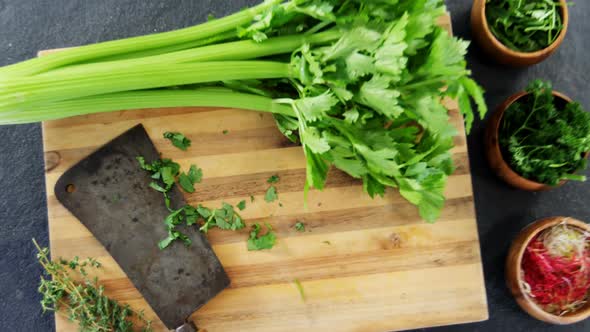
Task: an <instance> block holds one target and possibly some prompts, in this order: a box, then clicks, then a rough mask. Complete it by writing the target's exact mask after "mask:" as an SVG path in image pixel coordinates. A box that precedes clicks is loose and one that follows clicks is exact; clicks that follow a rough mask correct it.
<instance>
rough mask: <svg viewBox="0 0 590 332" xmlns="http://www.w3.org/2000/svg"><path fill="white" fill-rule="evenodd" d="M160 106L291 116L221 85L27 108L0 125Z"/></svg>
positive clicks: (286, 109) (286, 110)
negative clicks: (233, 109) (223, 109)
mask: <svg viewBox="0 0 590 332" xmlns="http://www.w3.org/2000/svg"><path fill="white" fill-rule="evenodd" d="M161 107H228V108H240V109H247V110H252V111H260V112H271V113H276V114H282V115H287V116H295V113H294V112H293V109H292V108H291V106H288V105H284V104H278V103H275V102H274V101H273V100H272V99H271V98H268V97H262V96H256V95H251V94H247V93H239V92H234V91H232V90H229V89H224V88H199V89H195V90H152V91H129V92H116V93H111V94H105V95H100V96H90V97H82V98H78V99H74V100H66V101H60V102H55V103H48V104H46V105H43V106H42V107H35V106H33V107H30V108H28V109H26V110H22V111H20V112H15V113H13V114H2V113H0V125H2V124H16V123H30V122H37V121H45V120H53V119H59V118H65V117H70V116H76V115H85V114H92V113H101V112H112V111H118V110H131V109H144V108H161Z"/></svg>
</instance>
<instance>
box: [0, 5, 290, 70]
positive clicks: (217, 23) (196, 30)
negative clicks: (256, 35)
mask: <svg viewBox="0 0 590 332" xmlns="http://www.w3.org/2000/svg"><path fill="white" fill-rule="evenodd" d="M280 2H281V1H279V0H267V1H265V2H263V3H261V4H259V5H257V6H255V7H252V8H247V9H244V10H242V11H240V12H238V13H235V14H232V15H229V16H226V17H223V18H220V19H217V20H213V21H210V22H206V23H202V24H199V25H196V26H192V27H188V28H184V29H180V30H175V31H169V32H163V33H158V34H152V35H147V36H141V37H132V38H126V39H120V40H113V41H108V42H103V43H98V44H92V45H86V46H81V47H76V48H71V49H67V50H64V51H62V52H59V53H54V54H49V55H47V56H44V57H42V58H35V59H31V60H28V61H24V62H20V63H17V64H14V65H10V66H6V67H4V68H2V69H0V80H2V79H3V78H6V77H12V76H28V75H34V74H38V73H41V72H45V71H48V70H51V69H54V68H57V67H61V66H65V65H69V64H74V63H79V62H82V61H88V60H92V59H95V58H101V57H105V56H110V55H117V54H125V53H129V52H137V51H142V50H147V49H154V48H158V47H165V46H170V45H175V44H181V43H186V42H190V41H193V40H199V39H204V38H208V37H212V36H215V35H217V34H221V33H224V32H227V31H229V30H234V29H236V27H239V26H242V25H245V24H248V23H250V22H252V20H253V19H254V17H255V16H256V15H258V14H260V13H262V12H264V11H265V10H267V9H268V8H270V7H272V6H274V5H275V4H277V3H280Z"/></svg>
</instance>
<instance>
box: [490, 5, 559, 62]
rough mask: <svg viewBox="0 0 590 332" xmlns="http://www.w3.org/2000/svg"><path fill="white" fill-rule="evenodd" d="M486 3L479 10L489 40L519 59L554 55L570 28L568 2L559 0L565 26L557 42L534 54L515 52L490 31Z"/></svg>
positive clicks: (499, 48) (496, 46) (504, 51)
mask: <svg viewBox="0 0 590 332" xmlns="http://www.w3.org/2000/svg"><path fill="white" fill-rule="evenodd" d="M486 2H487V0H482V1H481V2H480V3H481V6H480V9H479V15H480V16H481V22H482V26H483V31H484V33H485V34H486V35H487V36H488V39H489V40H491V42H492V44H493V45H494V47H495V48H497V49H498V50H500V51H501V52H503V53H506V54H508V55H510V56H512V57H518V58H523V59H531V60H532V59H536V58H538V57H540V56H543V55H545V54H547V53H552V52H553V51H554V50H555V49H556V48H557V47H559V45H560V44H561V43H562V42H563V40H564V39H565V35H566V33H567V29H568V26H569V10H568V8H567V0H559V3H560V4H561V6H560V8H561V18H562V24H563V29H561V31H560V32H559V36H557V39H555V41H553V43H551V45H549V46H547V47H545V48H543V49H540V50H538V51H534V52H520V51H515V50H513V49H511V48H509V47H508V46H506V45H504V44H502V42H500V41H499V40H498V39H497V38H496V36H495V35H494V34H493V33H492V30H490V27H489V26H488V18H487V16H486Z"/></svg>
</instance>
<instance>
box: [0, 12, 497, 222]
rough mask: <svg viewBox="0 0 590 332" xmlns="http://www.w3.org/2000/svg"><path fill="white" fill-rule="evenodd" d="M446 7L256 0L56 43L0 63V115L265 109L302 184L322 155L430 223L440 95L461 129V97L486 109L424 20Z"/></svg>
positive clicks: (440, 177) (319, 168) (442, 178)
mask: <svg viewBox="0 0 590 332" xmlns="http://www.w3.org/2000/svg"><path fill="white" fill-rule="evenodd" d="M445 12H446V9H445V7H444V4H443V1H442V0H429V1H415V0H399V1H369V0H353V1H333V0H314V1H311V0H290V1H280V0H268V1H264V2H263V3H262V4H260V5H259V6H255V7H253V8H250V9H248V10H245V11H242V12H239V13H235V14H233V15H230V16H228V17H225V18H219V19H216V20H214V21H211V22H208V23H204V24H202V25H199V26H196V27H191V28H186V29H182V30H178V31H173V32H167V33H164V34H158V35H154V36H145V37H137V38H135V39H132V40H122V41H112V42H108V44H95V45H91V46H85V47H81V48H76V49H71V50H66V51H63V52H61V53H55V54H52V55H49V56H47V57H42V58H39V59H34V60H29V61H26V62H22V63H20V64H16V65H11V66H7V67H4V68H0V81H2V91H0V99H1V100H2V102H1V103H0V124H13V123H26V122H31V121H41V120H49V119H56V118H63V117H68V116H74V115H80V114H90V113H96V112H107V111H115V110H120V109H139V108H155V107H175V106H212V107H233V108H243V109H249V110H253V111H261V112H269V113H272V114H273V115H274V117H275V120H276V124H277V127H278V129H279V130H280V131H281V132H282V133H283V134H284V135H285V136H286V137H287V138H288V139H289V140H291V141H293V142H297V143H300V144H301V145H302V149H303V152H304V155H305V158H306V181H305V185H304V195H307V192H308V190H309V189H310V188H316V189H318V190H322V189H323V188H324V186H325V184H326V181H327V176H328V170H329V169H330V167H331V166H334V167H336V168H338V169H340V170H342V171H344V172H345V173H347V174H349V175H350V176H352V177H354V178H356V179H359V180H362V182H363V186H364V189H365V191H366V192H367V193H368V194H369V195H370V196H371V197H374V196H376V195H379V196H380V195H383V194H384V192H385V190H386V188H395V190H398V191H399V192H400V194H401V195H402V196H403V197H404V198H405V199H406V200H408V201H409V202H411V203H412V204H415V205H416V206H417V207H418V210H419V213H420V215H421V216H422V218H423V219H425V220H427V221H430V222H432V221H434V220H436V219H437V218H438V216H439V214H440V210H441V209H442V207H443V205H444V200H445V197H444V195H443V194H444V189H445V185H446V182H447V178H448V175H450V174H451V173H452V171H453V161H452V158H451V152H450V151H451V149H452V148H453V146H454V144H453V136H454V135H456V134H457V131H456V129H455V128H454V126H453V125H452V124H451V123H450V122H449V115H448V112H447V110H446V109H445V107H444V106H443V104H442V99H444V98H446V97H449V98H454V99H457V101H458V104H459V107H460V110H461V113H462V114H463V115H464V117H465V125H466V129H467V131H469V129H470V127H471V124H472V122H473V120H474V117H475V115H474V113H473V110H472V105H471V101H472V100H473V101H474V102H475V104H477V107H478V109H479V113H480V114H481V115H483V114H485V111H486V105H485V102H484V100H483V91H482V89H481V88H480V87H479V86H478V85H477V84H476V83H475V82H474V81H473V80H472V79H470V78H469V76H470V71H469V70H467V68H466V61H465V54H466V52H467V46H468V43H467V42H464V41H462V40H460V39H458V38H453V37H451V36H449V35H448V33H447V32H446V31H444V30H443V29H442V28H440V27H438V26H437V25H436V22H437V20H438V18H439V17H440V16H441V15H443V14H444V13H445ZM105 58H106V59H108V60H109V61H104V60H105ZM105 73H107V74H106V75H105ZM212 85H217V86H216V87H212ZM171 87H173V89H170V88H171ZM443 87H447V88H446V89H443ZM14 96H19V97H18V98H14ZM170 173H172V174H175V173H174V172H173V171H172V172H170ZM168 179H169V177H168ZM163 187H164V188H165V189H166V186H163Z"/></svg>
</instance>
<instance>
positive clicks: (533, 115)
mask: <svg viewBox="0 0 590 332" xmlns="http://www.w3.org/2000/svg"><path fill="white" fill-rule="evenodd" d="M551 91H552V86H551V83H550V82H543V81H540V80H535V81H533V82H531V84H529V86H528V87H527V92H529V95H527V96H526V97H524V98H522V99H520V100H518V101H516V102H514V103H513V104H512V105H510V107H509V108H508V109H507V110H506V112H505V113H504V116H503V120H502V124H501V127H500V133H499V136H500V144H501V146H502V148H503V149H504V153H505V155H506V156H508V158H507V159H508V161H509V163H510V166H511V167H512V168H513V169H514V170H515V171H516V172H517V173H519V174H520V175H522V176H523V177H525V178H527V179H531V180H534V181H537V182H541V183H545V184H549V185H557V184H559V182H560V181H562V180H579V181H584V180H585V179H586V178H585V177H584V176H582V175H577V174H574V173H575V172H578V171H581V170H583V169H585V168H586V165H587V161H586V158H585V157H584V155H585V153H586V152H588V151H590V114H588V113H587V112H585V111H584V110H583V109H582V106H581V105H580V104H578V103H575V102H574V103H567V104H565V102H561V103H560V101H559V100H558V99H556V98H555V97H554V96H553V94H552V93H551Z"/></svg>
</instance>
